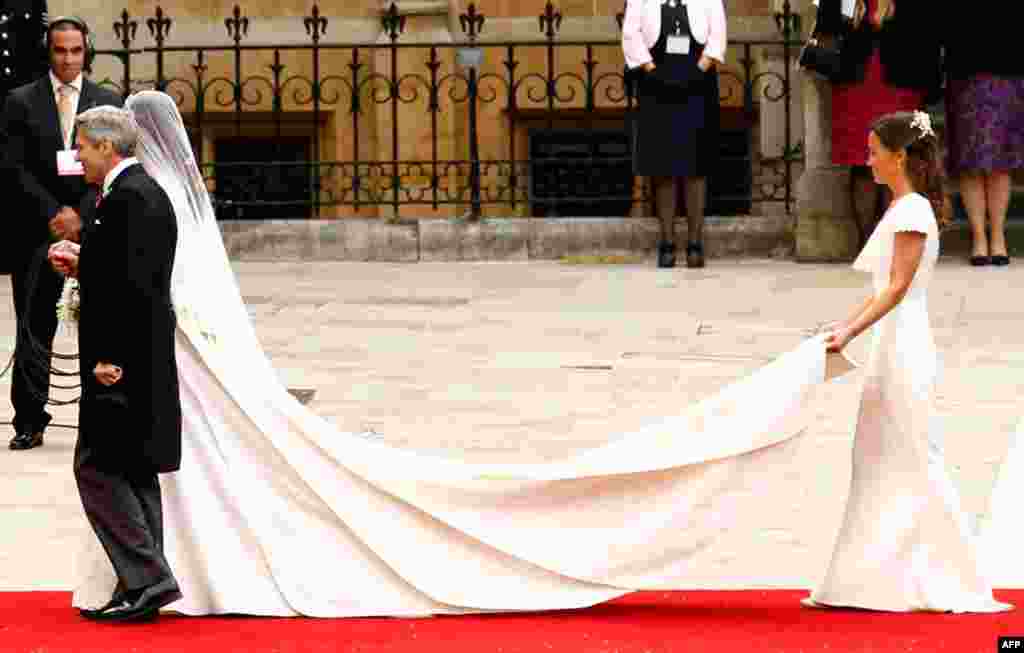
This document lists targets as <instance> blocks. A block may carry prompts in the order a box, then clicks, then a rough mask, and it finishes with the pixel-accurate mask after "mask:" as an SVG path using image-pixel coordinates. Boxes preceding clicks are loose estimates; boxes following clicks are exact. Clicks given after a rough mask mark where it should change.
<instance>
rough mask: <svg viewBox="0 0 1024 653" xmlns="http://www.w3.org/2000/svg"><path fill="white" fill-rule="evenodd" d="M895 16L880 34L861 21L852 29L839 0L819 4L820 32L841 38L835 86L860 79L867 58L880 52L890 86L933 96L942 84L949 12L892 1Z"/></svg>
mask: <svg viewBox="0 0 1024 653" xmlns="http://www.w3.org/2000/svg"><path fill="white" fill-rule="evenodd" d="M894 2H895V11H894V12H893V15H892V17H891V18H889V19H887V20H886V21H885V22H884V23H883V24H882V26H881V28H880V29H876V28H875V27H874V26H873V25H872V23H871V21H870V20H868V19H867V18H865V19H864V20H862V21H861V24H860V25H859V26H857V28H856V29H854V28H853V27H852V24H851V23H850V21H849V20H848V19H846V18H844V17H843V16H842V13H841V9H840V0H821V2H820V4H819V5H818V29H819V30H820V31H824V32H825V33H837V32H838V33H840V34H844V35H845V40H844V43H843V49H842V69H843V71H842V74H841V75H840V77H839V78H838V79H835V80H833V81H834V82H837V83H856V82H861V81H863V80H864V71H865V68H866V66H867V62H868V59H869V58H870V57H871V53H872V52H873V51H874V50H875V48H878V49H879V56H880V57H881V60H882V71H883V75H884V76H885V81H886V83H887V84H890V85H891V86H899V87H903V88H916V89H920V90H923V91H927V92H931V93H934V92H935V91H937V89H938V88H939V87H940V86H941V84H942V24H943V21H944V20H945V15H946V14H948V13H950V10H949V9H948V8H947V7H945V5H941V6H940V5H939V4H938V3H935V2H933V1H931V0H894Z"/></svg>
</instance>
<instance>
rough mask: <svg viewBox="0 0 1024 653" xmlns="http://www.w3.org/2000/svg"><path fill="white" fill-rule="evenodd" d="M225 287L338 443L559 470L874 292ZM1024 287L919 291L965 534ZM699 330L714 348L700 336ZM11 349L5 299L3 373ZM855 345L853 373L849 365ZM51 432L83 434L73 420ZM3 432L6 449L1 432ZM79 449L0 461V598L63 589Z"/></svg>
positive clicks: (314, 278)
mask: <svg viewBox="0 0 1024 653" xmlns="http://www.w3.org/2000/svg"><path fill="white" fill-rule="evenodd" d="M236 270H237V271H238V273H239V277H240V284H241V286H242V290H243V293H244V295H245V297H246V300H247V302H248V304H249V306H250V310H251V313H252V315H253V316H254V318H255V321H256V326H257V329H258V332H259V335H260V337H261V339H262V341H263V343H264V345H265V347H266V349H267V351H268V352H269V354H270V356H271V358H272V359H273V361H274V363H275V365H276V367H277V369H278V370H279V372H280V375H281V378H282V380H283V381H284V382H285V383H286V384H287V385H288V386H290V387H312V388H315V389H316V395H315V397H314V399H313V401H312V403H311V404H310V407H311V409H312V410H314V411H316V412H318V413H320V414H321V415H324V416H325V417H327V418H329V419H330V420H332V421H333V422H334V423H335V424H337V426H338V428H340V429H342V430H346V431H372V432H374V433H375V434H377V435H371V436H369V437H381V438H384V439H386V440H388V441H391V442H393V443H396V444H399V445H401V446H407V447H412V448H416V449H419V450H425V451H427V450H429V451H433V452H437V453H441V454H444V455H451V456H458V457H463V458H470V459H474V460H496V459H523V460H526V459H537V458H551V457H555V456H559V455H561V454H564V453H565V452H567V451H571V450H573V449H576V448H580V447H587V446H592V445H595V444H598V443H601V442H603V441H606V440H607V439H608V438H610V437H612V436H614V435H615V434H618V433H624V432H629V431H631V430H633V429H635V428H637V427H638V426H640V425H641V424H643V423H644V422H645V421H647V420H649V419H651V418H656V417H658V416H662V415H666V414H671V413H673V412H676V411H678V410H679V409H680V407H682V406H684V405H686V404H688V403H690V402H693V401H695V400H697V399H699V398H701V397H702V396H705V395H707V394H709V393H712V392H714V391H715V390H716V389H717V388H719V387H721V386H722V385H723V384H725V383H728V382H729V381H730V380H732V379H736V378H739V377H741V376H743V375H745V374H747V373H749V372H750V371H752V370H753V369H755V368H756V367H757V366H759V365H761V364H763V363H764V362H766V361H767V360H769V359H770V358H771V357H772V356H774V355H775V354H778V353H781V352H783V351H785V350H788V349H789V348H791V347H793V346H794V345H795V344H796V343H797V342H798V341H799V338H800V336H799V335H798V334H797V333H796V331H795V330H796V329H799V328H801V327H807V326H812V325H814V324H815V323H816V322H819V321H825V320H831V319H838V318H841V317H845V315H846V313H847V312H848V311H849V310H850V309H851V307H852V306H853V305H854V303H855V302H857V301H858V300H859V299H861V298H862V297H863V296H864V295H865V293H866V292H868V289H867V286H866V285H865V284H864V280H863V278H862V277H861V275H859V274H858V273H855V272H853V271H852V270H850V269H849V267H848V266H846V265H827V264H795V263H792V262H787V261H779V260H742V261H739V260H724V259H713V260H711V261H710V264H709V266H708V267H707V268H705V269H704V270H687V269H685V268H678V269H674V270H657V269H655V268H654V267H653V265H652V264H651V263H646V264H643V265H593V266H582V265H565V264H560V263H558V262H537V261H533V262H527V263H522V262H517V263H419V264H388V263H352V262H342V263H309V262H307V263H301V262H277V263H272V262H241V263H236ZM1022 287H1024V267H1022V266H1020V265H1013V266H1011V267H1010V268H1007V269H995V268H985V269H972V268H969V267H968V266H966V265H965V264H964V263H963V262H962V260H960V259H959V258H958V259H956V260H952V259H951V260H944V261H943V262H942V263H941V264H940V266H939V269H938V272H937V276H936V278H935V281H934V285H933V289H932V295H931V304H930V308H931V313H932V322H933V326H934V328H935V332H936V339H937V342H938V344H939V347H940V351H941V354H942V358H943V364H944V369H945V372H944V375H943V376H942V377H941V378H940V386H939V393H938V403H939V409H940V412H941V414H942V416H943V417H944V425H945V429H944V431H945V437H946V449H947V462H948V465H949V468H950V471H951V473H952V475H953V477H954V479H955V481H956V482H957V484H958V486H959V488H960V490H961V492H962V498H963V503H964V505H965V508H966V509H967V510H968V511H969V512H970V513H972V515H974V516H975V518H976V519H977V518H983V517H984V514H985V512H986V509H987V502H988V495H989V492H990V489H991V485H992V481H993V479H994V476H995V473H996V472H997V470H998V466H999V463H1000V461H1001V459H1002V457H1003V455H1004V454H1005V451H1006V448H1007V445H1008V441H1009V438H1010V436H1011V435H1012V433H1013V431H1014V427H1015V425H1016V422H1017V420H1018V417H1019V416H1020V415H1021V413H1022V407H1021V405H1020V403H1019V402H1018V400H1017V398H1018V397H1019V396H1021V394H1022V390H1024V374H1022V371H1024V328H1022V326H1024V305H1022V304H1020V303H1019V302H1017V301H1015V300H1017V298H1018V295H1017V294H1016V293H1017V292H1019V289H1020V288H1022ZM700 323H705V324H708V325H711V326H712V330H711V333H709V334H703V335H698V332H697V326H698V324H700ZM13 334H14V320H13V309H12V308H11V300H10V285H9V282H8V281H7V280H6V279H3V280H0V353H2V355H3V357H4V361H5V362H6V358H7V355H8V354H9V352H10V351H11V350H12V348H13ZM867 341H868V337H867V336H864V337H862V338H861V339H860V340H859V341H857V342H855V343H853V344H852V345H851V347H850V349H849V353H850V354H851V355H852V356H853V357H854V358H863V355H864V352H865V351H866V347H867V344H868V342H867ZM59 342H60V343H61V344H62V345H63V348H64V349H68V348H70V347H71V346H72V345H71V341H70V340H69V339H67V337H62V339H60V340H59ZM859 381H860V378H859V375H858V374H853V375H850V376H848V377H845V378H843V379H840V380H838V381H835V382H833V383H831V384H827V385H824V386H821V387H820V388H819V390H818V392H817V396H816V397H815V399H814V401H813V402H812V404H811V409H812V411H813V417H812V419H811V421H810V427H809V429H808V431H807V433H806V434H805V435H804V436H803V440H802V441H803V442H804V443H806V444H802V445H801V446H806V447H808V448H809V449H806V450H805V451H809V452H810V455H811V458H805V459H806V460H811V461H819V462H820V464H811V465H809V466H807V468H805V469H795V470H794V472H793V473H794V479H795V482H799V483H802V484H803V485H804V488H803V493H804V497H803V502H802V504H801V508H800V509H801V510H804V511H805V512H806V516H807V518H806V523H807V528H808V529H809V530H811V531H813V534H812V536H811V538H810V540H811V541H812V542H815V547H813V549H814V550H815V551H821V552H822V553H821V554H816V555H819V556H820V555H824V553H827V551H828V550H829V542H830V541H831V540H830V538H831V537H832V536H833V534H834V532H835V528H836V527H837V525H838V520H839V517H840V514H839V513H840V511H841V506H842V501H843V497H844V496H845V493H846V487H847V485H848V480H849V470H848V467H847V465H846V461H847V458H846V456H847V455H848V454H847V453H846V452H847V451H848V449H849V447H850V442H851V436H852V430H853V423H854V422H853V420H854V417H855V413H856V408H857V404H856V402H857V391H858V388H859ZM8 386H9V379H7V378H5V379H3V380H0V394H2V395H3V400H0V421H9V420H10V418H11V409H10V405H9V403H8V401H7V396H8V393H9V388H8ZM55 414H56V416H57V418H56V422H58V423H61V424H73V423H74V421H75V409H74V408H73V407H65V408H58V409H56V410H55ZM2 431H3V434H4V435H3V438H4V440H3V442H6V439H7V435H6V433H7V432H8V431H9V427H4V428H3V429H2ZM74 437H75V433H74V431H73V430H72V429H69V428H52V429H51V430H49V431H48V432H47V441H46V445H45V446H44V447H43V448H41V449H36V450H33V451H29V452H12V451H9V450H8V449H7V448H6V447H4V448H3V449H2V450H0V504H2V509H3V515H4V527H3V536H2V540H0V590H11V589H63V588H69V587H70V582H71V579H72V562H71V561H72V553H73V551H74V550H75V548H76V547H77V542H78V538H79V537H80V532H81V529H83V528H84V527H85V526H84V521H83V519H82V517H81V516H80V508H79V504H78V498H77V495H76V492H75V488H74V481H73V478H72V476H71V454H72V447H73V443H74ZM765 501H766V505H767V504H768V503H770V502H771V497H770V496H766V498H765ZM772 537H781V538H785V537H787V534H785V533H775V534H773V535H772ZM815 538H817V539H815ZM752 544H756V543H752ZM754 552H756V549H755V550H754ZM754 554H755V553H751V555H754ZM795 559H796V560H801V562H800V564H793V565H791V566H789V567H786V568H781V569H779V574H778V575H779V577H780V578H782V579H783V580H784V581H785V582H786V583H788V584H790V585H791V586H799V585H806V584H808V583H810V582H813V580H814V578H813V577H810V576H809V575H813V574H815V573H817V571H819V570H820V569H821V567H822V565H823V564H824V560H817V559H814V560H811V559H800V558H799V557H797V558H795ZM760 564H763V563H760ZM772 564H776V563H775V562H774V561H773V562H772ZM787 564H788V563H787Z"/></svg>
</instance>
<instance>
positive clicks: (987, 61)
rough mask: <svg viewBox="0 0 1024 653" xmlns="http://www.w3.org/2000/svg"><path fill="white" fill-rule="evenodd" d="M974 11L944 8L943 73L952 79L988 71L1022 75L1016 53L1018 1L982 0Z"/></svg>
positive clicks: (1023, 65)
mask: <svg viewBox="0 0 1024 653" xmlns="http://www.w3.org/2000/svg"><path fill="white" fill-rule="evenodd" d="M984 5H985V6H984V9H980V8H979V9H976V10H974V11H953V10H952V8H950V9H947V10H945V14H946V17H945V20H944V21H943V28H942V32H943V44H944V45H945V46H946V59H945V63H946V72H947V74H948V75H949V76H950V77H953V78H965V77H970V76H972V75H977V74H983V73H990V74H993V75H1000V76H1004V77H1024V57H1022V56H1021V55H1020V52H1019V46H1018V42H1019V40H1020V18H1019V16H1018V14H1020V3H1018V2H1010V1H1008V0H1001V1H1000V2H986V3H984Z"/></svg>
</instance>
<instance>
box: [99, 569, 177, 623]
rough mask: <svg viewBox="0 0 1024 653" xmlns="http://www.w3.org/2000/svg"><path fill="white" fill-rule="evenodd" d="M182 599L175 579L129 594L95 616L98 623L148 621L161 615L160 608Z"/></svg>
mask: <svg viewBox="0 0 1024 653" xmlns="http://www.w3.org/2000/svg"><path fill="white" fill-rule="evenodd" d="M180 598H181V590H180V589H178V584H177V583H175V582H174V579H173V578H168V579H167V580H164V581H161V582H159V583H157V584H156V585H150V586H149V587H146V588H144V589H141V590H134V591H131V592H127V593H126V594H125V595H124V597H123V598H122V601H121V602H120V603H119V604H117V605H114V606H112V607H110V608H108V609H106V610H104V611H102V612H100V613H98V614H97V615H96V616H95V619H96V620H97V621H113V622H124V621H147V620H149V619H153V618H155V617H156V616H157V614H159V612H160V608H162V607H164V606H165V605H170V604H171V603H174V602H175V601H177V600H178V599H180Z"/></svg>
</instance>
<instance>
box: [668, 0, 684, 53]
mask: <svg viewBox="0 0 1024 653" xmlns="http://www.w3.org/2000/svg"><path fill="white" fill-rule="evenodd" d="M681 5H682V6H685V5H686V3H685V2H682V3H680V2H679V1H678V0H676V7H679V6H681ZM672 22H673V25H672V32H671V33H670V34H669V35H668V38H666V39H665V54H680V55H687V54H690V34H689V31H687V33H686V34H683V21H682V20H681V19H679V18H676V19H674V20H673V21H672Z"/></svg>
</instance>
